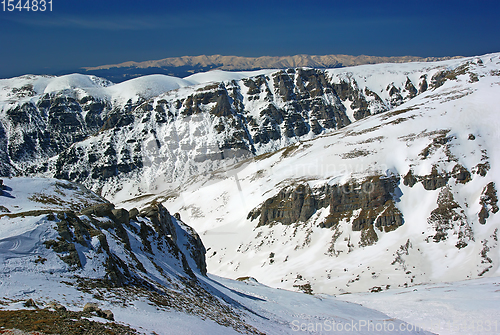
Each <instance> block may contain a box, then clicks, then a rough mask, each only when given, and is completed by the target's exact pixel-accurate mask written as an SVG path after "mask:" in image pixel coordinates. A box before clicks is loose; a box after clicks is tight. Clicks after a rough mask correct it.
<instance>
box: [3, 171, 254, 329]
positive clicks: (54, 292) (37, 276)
mask: <svg viewBox="0 0 500 335" xmlns="http://www.w3.org/2000/svg"><path fill="white" fill-rule="evenodd" d="M4 188H5V189H6V190H8V193H6V192H3V193H1V194H0V199H1V201H2V204H3V205H5V206H4V207H5V208H6V209H7V212H6V213H0V221H1V225H0V226H1V227H3V228H2V234H1V237H0V262H1V263H2V273H1V274H0V277H2V280H1V281H2V283H5V282H6V280H5V278H9V280H7V282H8V285H2V296H3V297H4V298H3V299H8V298H5V297H6V296H7V295H9V294H11V290H10V288H9V287H8V286H10V285H11V284H10V283H11V282H12V287H14V290H23V287H25V285H30V284H29V283H32V282H33V283H36V290H32V291H29V292H28V293H27V294H30V295H31V297H32V298H30V299H29V300H28V301H26V302H25V304H24V305H25V307H26V308H35V309H36V310H37V311H48V309H49V308H50V309H53V310H55V311H56V312H60V313H63V312H65V313H70V314H71V319H73V320H74V319H75V318H76V319H77V320H78V319H80V317H87V318H88V317H93V316H99V317H102V318H105V319H108V320H114V319H115V316H116V314H115V313H114V311H115V310H118V314H121V313H122V312H123V310H124V308H125V309H126V308H127V306H131V305H133V304H135V303H137V304H144V305H151V306H155V307H154V308H153V309H154V310H155V311H156V310H157V309H158V310H160V309H161V310H162V311H163V312H168V311H173V312H174V313H176V314H175V315H177V316H178V315H180V314H186V315H189V317H191V318H196V317H199V318H201V319H203V320H206V319H209V320H212V321H213V322H215V323H218V324H220V325H221V326H223V327H232V328H233V329H234V330H236V331H238V332H241V333H253V334H256V333H257V334H258V333H260V332H258V331H257V329H255V328H254V327H252V326H250V325H249V324H247V323H245V321H244V320H243V319H242V318H241V317H240V315H239V314H238V313H239V311H236V310H237V309H239V308H240V306H239V305H238V304H237V303H235V302H234V301H232V300H231V299H230V298H229V297H227V296H225V295H224V294H222V293H220V292H216V290H215V289H214V288H213V287H211V286H210V285H209V284H206V282H205V280H207V281H208V278H206V277H205V276H206V264H205V248H204V246H203V243H202V242H201V240H200V238H199V236H198V234H197V233H196V232H195V231H194V230H193V229H192V228H191V227H189V226H187V225H186V224H185V223H183V222H180V221H178V220H177V219H176V218H174V217H173V216H171V215H170V213H169V212H168V210H167V209H166V208H165V207H164V206H163V205H162V204H159V203H152V204H150V205H149V206H146V207H144V208H143V209H142V210H141V211H138V210H137V209H133V210H130V211H128V210H125V209H123V208H118V209H117V208H114V205H113V204H111V203H109V202H108V201H106V200H105V199H103V198H101V197H99V196H97V195H96V194H93V193H91V192H90V191H88V190H85V189H84V188H83V187H82V186H81V185H77V184H73V183H70V182H67V181H62V180H56V179H44V178H11V179H7V180H6V181H5V185H4ZM11 226H12V227H16V228H15V230H12V231H11V232H6V229H5V227H11ZM9 229H11V228H7V230H9ZM24 292H27V291H24ZM59 292H62V293H60V294H59ZM214 292H215V293H214ZM47 297H50V299H51V301H50V302H49V303H48V304H46V303H45V305H46V307H47V308H46V309H43V310H42V309H40V308H39V306H42V305H44V303H43V302H42V301H44V300H46V299H47ZM76 297H77V298H76ZM89 300H90V301H92V302H88V301H89ZM2 301H4V300H2ZM97 301H99V304H98V303H97ZM84 302H87V303H86V304H85V305H83V304H84ZM69 304H71V306H73V307H74V306H80V308H82V307H83V312H73V311H69V310H68V309H67V308H66V307H65V305H66V306H68V305H69ZM101 304H106V306H108V308H110V309H105V308H101V307H99V305H101ZM130 308H134V309H135V307H130ZM112 309H113V310H112ZM27 312H29V310H28V311H27ZM31 312H34V311H31ZM46 314H47V313H46ZM46 314H44V317H49V319H51V320H53V319H54V318H53V317H51V316H49V315H46ZM2 317H6V316H5V315H2ZM14 317H15V313H12V318H14ZM122 317H123V316H122ZM35 319H37V318H35ZM148 321H149V322H150V320H148ZM45 322H46V321H44V324H45ZM55 323H56V320H53V321H52V325H53V326H54V325H55ZM7 324H8V325H9V326H10V327H12V326H15V325H16V324H17V325H20V326H21V325H22V326H25V324H24V323H23V322H22V320H19V319H16V320H15V321H14V322H8V323H7ZM83 325H84V323H81V322H80V326H79V327H80V328H78V331H79V332H81V329H82V328H81V327H83ZM85 325H86V326H89V325H88V323H86V324H85ZM115 326H116V327H108V328H107V329H106V330H103V328H102V327H101V328H100V331H96V332H91V333H92V334H94V333H99V334H101V333H103V332H104V333H105V332H110V329H112V328H113V329H114V330H116V331H118V332H119V333H123V334H125V333H126V334H136V333H137V332H135V331H134V330H133V329H131V328H128V327H121V328H120V325H115ZM125 328H127V329H128V330H130V331H127V332H124V329H125ZM39 329H42V328H39ZM43 329H48V328H43ZM57 329H62V328H57ZM90 329H91V328H88V329H86V331H90ZM52 330H53V329H52ZM61 331H62V332H63V333H66V332H65V331H64V330H61Z"/></svg>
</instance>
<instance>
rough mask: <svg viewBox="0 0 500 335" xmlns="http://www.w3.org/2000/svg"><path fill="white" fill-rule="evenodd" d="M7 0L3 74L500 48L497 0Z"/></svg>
mask: <svg viewBox="0 0 500 335" xmlns="http://www.w3.org/2000/svg"><path fill="white" fill-rule="evenodd" d="M6 1H7V0H6ZM17 1H18V0H14V3H17ZM22 1H23V2H25V1H26V0H22ZM1 6H2V5H0V29H1V30H0V31H1V32H0V77H3V78H5V77H11V76H17V75H21V74H26V73H37V74H42V73H50V74H54V73H61V72H65V71H68V70H76V69H78V68H80V67H85V66H97V65H104V64H115V63H121V62H125V61H129V60H134V61H144V60H153V59H162V58H166V57H176V56H184V55H190V56H196V55H201V54H206V55H211V54H222V55H238V56H253V57H257V56H266V55H269V56H286V55H296V54H311V55H312V54H315V55H325V54H350V55H360V54H365V55H374V56H402V55H413V56H454V55H463V56H472V55H479V54H485V53H489V52H499V51H500V38H499V31H500V20H499V19H498V15H499V13H500V2H499V1H498V0H476V1H460V0H456V1H439V0H434V1H427V0H414V1H407V0H400V1H360V0H359V1H358V0H351V1H349V0H344V1H335V0H331V1H326V0H325V1H316V0H309V1H294V0H286V1H273V0H267V1H261V0H253V1H238V0H232V1H209V0H205V1H189V0H185V1H175V2H174V1H157V0H153V1H139V0H136V1H130V0H122V1H117V0H100V1H97V0H80V1H75V0H52V6H53V11H52V12H44V13H42V12H26V11H22V12H8V11H1V10H2V8H1Z"/></svg>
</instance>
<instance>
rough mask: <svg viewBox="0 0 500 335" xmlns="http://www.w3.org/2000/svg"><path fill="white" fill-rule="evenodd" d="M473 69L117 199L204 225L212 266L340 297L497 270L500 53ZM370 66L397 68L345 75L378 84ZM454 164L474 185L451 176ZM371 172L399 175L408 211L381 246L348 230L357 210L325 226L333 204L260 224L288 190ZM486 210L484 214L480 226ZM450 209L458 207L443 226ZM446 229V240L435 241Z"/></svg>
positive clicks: (401, 207) (403, 208)
mask: <svg viewBox="0 0 500 335" xmlns="http://www.w3.org/2000/svg"><path fill="white" fill-rule="evenodd" d="M445 65H446V63H445ZM404 66H405V67H407V68H406V69H407V71H406V72H402V73H404V76H410V77H411V76H412V75H413V74H412V72H411V69H410V68H411V67H412V66H417V65H414V64H404ZM425 66H429V65H428V64H425ZM466 66H467V68H468V69H469V70H470V71H465V70H464V68H463V67H462V68H461V69H460V68H458V70H457V68H450V73H448V74H445V75H446V76H448V77H449V78H447V80H445V81H444V82H443V83H442V84H441V85H440V86H438V87H436V88H435V89H432V90H428V91H426V92H425V93H422V94H420V95H418V96H416V97H415V98H413V99H411V100H410V101H409V102H407V103H405V104H403V105H400V106H399V107H397V108H395V109H393V110H391V111H390V112H386V113H382V114H379V115H375V116H370V117H368V118H366V119H363V120H360V121H357V122H355V123H353V124H351V125H349V126H347V127H345V128H342V129H340V130H337V131H334V132H332V133H330V134H326V135H323V136H320V137H319V138H316V139H314V140H310V141H308V140H304V141H299V142H297V143H296V144H294V145H292V146H290V147H288V148H286V149H283V150H279V151H277V152H274V153H271V154H265V155H262V156H258V157H256V158H254V159H250V160H247V161H244V162H241V163H239V164H236V165H232V166H228V167H227V168H224V169H220V170H218V171H216V172H214V173H211V174H207V175H205V176H197V177H196V178H192V179H191V180H190V181H189V182H188V183H184V184H183V185H181V186H179V187H177V188H174V189H171V190H168V191H165V192H163V193H161V192H160V193H157V194H154V193H155V192H154V188H151V193H153V194H150V195H146V196H143V197H141V198H140V199H129V200H125V199H124V198H122V199H123V200H122V202H121V204H122V205H123V206H125V207H127V206H140V205H141V204H145V203H148V202H149V201H151V199H156V200H158V201H164V203H165V204H166V206H167V207H168V208H171V209H172V210H173V211H175V212H179V213H180V214H181V217H182V218H183V219H185V220H186V221H187V222H189V223H190V224H191V225H192V226H193V227H194V228H195V229H196V230H197V231H199V232H200V235H201V237H202V239H203V242H204V244H205V246H206V247H207V262H208V269H209V272H211V273H213V274H217V275H220V276H224V277H228V278H237V277H244V276H252V277H255V278H257V279H258V280H259V282H262V283H264V284H266V285H270V286H273V287H279V288H285V289H291V290H307V289H308V288H311V289H312V290H313V292H322V293H330V294H335V293H340V292H356V291H368V290H372V289H374V290H379V289H382V290H385V289H386V288H389V287H391V288H394V287H405V286H412V285H416V284H421V283H428V282H441V281H455V280H463V279H467V278H476V277H478V276H498V275H499V267H498V265H499V260H500V253H499V248H498V241H497V239H498V238H497V232H498V228H499V227H500V221H499V216H498V214H496V213H497V211H498V210H497V209H496V210H495V208H493V207H491V204H489V205H488V204H486V202H488V201H490V200H492V199H490V200H485V199H486V197H487V196H486V195H485V192H486V190H487V189H488V185H489V184H490V183H491V185H493V188H495V186H494V185H499V182H500V181H499V180H498V176H499V175H500V174H499V173H500V171H499V169H500V164H499V159H500V155H499V151H498V148H497V147H496V142H497V141H498V129H499V127H498V117H499V114H500V109H499V107H498V106H500V100H499V97H500V79H499V76H498V71H499V66H500V60H499V57H498V55H488V56H484V57H482V58H475V59H472V60H471V61H470V62H469V63H467V65H466ZM375 68H377V72H376V73H378V71H380V69H381V68H382V69H384V71H391V66H390V65H376V66H373V67H370V66H367V67H366V69H365V68H361V69H359V68H354V69H352V70H350V71H351V73H352V75H353V76H357V77H358V82H360V81H361V80H360V78H362V77H363V78H364V77H366V82H367V83H368V82H370V81H373V82H376V81H377V76H375V72H374V73H371V72H370V70H371V69H375ZM332 71H337V70H332ZM414 75H415V76H418V73H417V72H415V74H414ZM396 76H400V73H399V72H398V73H397V74H396ZM404 76H403V75H401V76H400V79H402V80H404V79H403V77H404ZM379 84H380V83H379ZM373 85H375V84H373ZM371 87H372V90H373V89H374V88H373V86H371ZM459 166H461V167H463V168H465V170H467V171H468V173H469V175H470V180H467V181H465V180H461V179H459V178H461V177H459V176H458V175H457V174H456V172H453V171H457V170H454V169H457V168H458V167H459ZM483 167H485V168H486V170H484V171H483V170H482V168H483ZM433 170H435V171H436V176H444V177H446V178H448V179H446V180H447V181H446V183H445V184H444V185H434V187H432V186H425V187H424V181H426V180H430V179H432V178H433V177H432V176H433ZM409 171H412V173H413V174H414V175H416V176H417V177H418V180H419V182H417V183H416V184H415V185H407V184H405V182H404V180H403V179H404V177H405V176H406V175H407V174H408V172H409ZM370 176H381V177H382V178H389V177H393V178H396V180H398V182H397V183H398V184H397V187H396V188H395V191H394V192H395V193H394V194H393V197H394V198H393V201H394V205H395V207H396V208H397V211H400V212H401V213H402V216H403V218H404V219H403V221H404V223H403V224H402V225H401V226H400V227H396V228H397V229H395V230H393V231H388V232H386V231H383V230H382V228H377V229H375V230H374V231H373V233H374V234H376V236H375V237H373V235H372V236H371V237H370V238H372V239H374V240H376V241H373V240H372V241H369V243H367V242H366V241H365V240H364V238H366V236H367V235H362V234H367V233H366V232H361V231H359V230H355V229H353V223H354V220H356V218H357V216H358V215H360V209H358V210H355V211H353V212H352V213H351V215H350V216H349V217H347V218H345V219H343V220H341V222H340V223H339V225H338V226H334V227H330V228H328V227H322V226H321V224H322V223H324V222H326V220H327V219H328V215H329V213H330V208H329V207H324V208H319V209H317V210H316V211H315V212H314V214H313V215H312V216H311V217H309V218H308V219H307V220H306V221H303V222H300V221H297V222H295V223H292V224H282V223H280V221H279V220H278V221H275V222H272V223H270V224H266V225H259V217H257V219H255V220H251V217H250V215H249V213H251V212H252V211H254V210H255V209H256V208H259V206H262V205H263V204H264V203H265V201H267V200H269V199H271V198H273V197H274V196H276V195H277V194H278V193H279V192H280V191H282V190H285V189H287V188H290V189H292V190H293V189H294V188H295V187H297V185H307V186H308V187H310V188H311V189H312V190H313V193H314V192H316V193H318V192H320V189H321V187H323V186H324V185H330V186H335V185H352V184H353V182H357V183H362V182H363V181H365V180H366V178H368V177H370ZM436 176H435V177H436ZM367 185H368V186H370V184H367ZM161 187H162V188H166V187H167V185H161ZM497 187H498V186H496V188H497ZM496 188H495V190H496ZM495 192H496V191H495ZM495 192H494V193H495ZM318 194H319V193H318ZM119 195H120V196H121V194H119ZM318 196H319V195H318ZM325 196H327V195H325ZM447 197H448V198H449V200H446V201H448V202H446V201H445V199H447ZM488 203H489V202H488ZM446 204H447V205H446ZM443 206H449V208H448V209H443ZM483 207H484V210H483V209H482V208H483ZM450 208H451V209H450ZM481 211H486V212H488V218H487V220H486V222H485V224H483V223H481V222H480V212H481ZM443 212H444V213H455V214H453V217H452V218H450V219H449V220H448V221H447V219H443V217H444V216H443V215H444V214H439V213H443ZM436 217H437V218H438V219H436ZM436 220H437V221H436ZM439 220H444V221H439ZM443 222H444V223H443ZM442 231H444V232H445V235H446V236H445V238H443V240H440V237H439V236H440V235H439V234H440V232H442ZM363 236H364V237H363Z"/></svg>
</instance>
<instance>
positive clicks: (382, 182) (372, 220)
mask: <svg viewBox="0 0 500 335" xmlns="http://www.w3.org/2000/svg"><path fill="white" fill-rule="evenodd" d="M398 182H399V178H397V177H390V178H381V177H380V176H376V177H371V178H368V179H367V180H365V181H363V182H361V183H357V182H355V181H353V182H352V183H348V184H344V185H328V184H327V185H324V186H322V187H319V188H316V189H314V190H312V189H311V188H310V187H309V186H308V185H307V184H305V185H298V186H289V187H286V188H284V189H282V190H281V191H280V192H278V194H277V195H276V196H274V197H271V198H269V199H267V200H266V201H265V202H264V203H263V204H262V205H261V206H259V207H257V208H255V209H253V210H252V211H251V212H250V213H249V214H248V217H247V218H248V219H250V220H254V219H256V218H259V223H258V225H257V226H258V227H259V226H263V225H269V224H274V223H277V222H279V223H281V224H285V225H289V224H292V223H296V222H306V221H307V220H309V219H310V218H311V216H312V215H313V214H314V213H315V212H316V211H317V210H319V209H321V208H327V207H329V208H330V210H329V215H328V216H327V217H326V219H325V221H324V222H320V223H319V226H320V227H322V228H331V227H334V226H335V227H336V226H338V224H339V223H340V221H341V220H343V219H347V220H352V230H353V231H361V230H366V229H370V228H371V227H372V226H373V225H375V226H376V227H378V228H380V230H383V229H387V230H389V229H391V228H392V229H396V228H397V227H398V226H401V225H402V224H403V222H404V221H403V215H402V214H401V212H399V211H398V209H397V208H396V207H395V206H394V202H395V201H397V200H398V197H397V194H398V193H400V192H401V191H400V190H399V189H398V186H397V184H398ZM356 211H359V213H358V214H357V215H355V214H354V213H355V212H356Z"/></svg>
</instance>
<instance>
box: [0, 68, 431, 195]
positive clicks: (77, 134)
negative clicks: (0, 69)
mask: <svg viewBox="0 0 500 335" xmlns="http://www.w3.org/2000/svg"><path fill="white" fill-rule="evenodd" d="M439 69H440V68H439V67H437V68H432V67H431V68H422V69H419V68H417V69H416V70H415V69H414V70H413V71H412V72H408V73H405V74H402V73H396V74H394V73H393V74H389V75H387V76H386V78H384V80H383V81H382V83H380V82H376V83H371V82H370V81H371V79H370V78H369V77H367V76H366V73H364V74H363V73H361V72H359V71H358V72H349V71H336V70H314V69H301V68H298V69H288V70H282V71H274V72H273V71H268V72H266V73H265V74H261V75H256V76H254V77H248V78H243V79H240V80H227V81H221V82H216V83H212V84H208V85H207V84H199V85H195V86H192V87H186V88H182V89H178V90H173V91H168V92H166V93H164V94H162V95H160V96H158V97H153V98H148V95H147V94H146V93H144V94H142V93H137V94H135V95H131V96H130V95H129V96H130V98H128V100H127V99H124V98H120V97H118V98H117V97H116V96H114V97H113V98H112V97H110V95H109V94H108V93H106V92H108V91H106V89H107V86H108V85H109V83H106V82H104V81H97V79H95V78H94V79H93V80H94V82H97V83H96V84H95V83H94V84H93V85H94V86H93V87H92V88H91V89H89V88H88V87H85V86H84V87H83V88H80V87H76V86H71V85H70V87H69V88H65V89H60V90H57V89H52V90H47V89H45V90H44V91H42V90H40V89H39V88H38V86H40V85H38V84H37V80H40V79H39V78H38V79H37V78H36V77H34V78H23V79H22V80H21V79H19V84H10V86H5V87H4V90H5V91H6V93H5V101H4V104H3V107H2V111H1V113H0V120H1V128H0V129H3V130H4V131H0V136H1V138H0V149H2V148H3V151H1V152H0V154H1V155H3V156H4V157H5V158H6V159H5V160H3V161H2V166H1V168H2V171H3V172H2V174H3V175H9V174H11V175H12V174H23V175H46V176H53V177H57V178H62V179H67V180H73V181H78V182H82V183H84V184H85V185H86V186H88V187H90V188H92V189H93V190H95V191H102V192H104V193H103V194H106V195H111V194H114V193H116V192H117V191H118V189H119V188H120V186H119V185H120V184H121V183H122V181H123V180H128V182H129V183H132V184H135V186H134V187H135V190H136V191H135V192H136V193H137V194H139V193H141V192H147V188H148V186H147V185H149V184H152V183H154V182H153V180H155V179H157V178H160V179H161V180H162V181H163V182H175V181H183V180H186V179H187V178H190V177H191V176H193V175H196V174H199V173H206V172H207V171H211V170H214V169H216V168H219V167H221V166H224V165H226V164H228V163H231V162H235V161H239V160H241V159H245V158H248V157H252V156H254V155H258V154H262V153H266V152H271V151H273V150H276V149H279V148H283V147H285V146H287V145H289V144H291V143H295V142H296V141H299V140H302V139H309V138H313V137H315V136H318V135H321V134H324V133H327V132H331V131H333V130H337V129H341V128H343V127H345V126H346V125H348V124H350V123H352V122H355V121H357V120H360V119H362V118H365V117H367V116H369V115H373V114H378V113H381V112H384V111H387V110H390V109H392V108H394V107H396V106H399V105H400V104H402V103H404V102H405V101H408V100H409V99H412V98H414V97H415V96H416V95H417V94H419V93H422V92H424V91H425V90H426V89H427V87H429V86H431V85H432V84H431V83H428V82H427V78H428V77H433V75H435V73H437V72H438V71H439ZM368 74H369V76H376V75H377V74H376V73H373V74H370V72H368ZM433 78H434V77H433ZM56 79H57V80H62V79H60V78H56ZM56 79H50V78H49V79H47V78H45V79H44V80H46V81H49V82H50V80H56ZM146 82H147V80H146ZM432 82H439V81H436V80H434V79H433V81H432ZM21 84H22V86H21V87H17V86H19V85H21ZM16 85H17V86H16ZM33 85H34V86H33ZM416 87H419V89H417V88H416ZM45 91H48V92H45ZM143 92H148V89H145V90H143ZM149 92H150V91H149ZM103 184H105V185H106V186H105V187H104V190H102V185H103ZM140 185H142V188H141V186H140Z"/></svg>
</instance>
